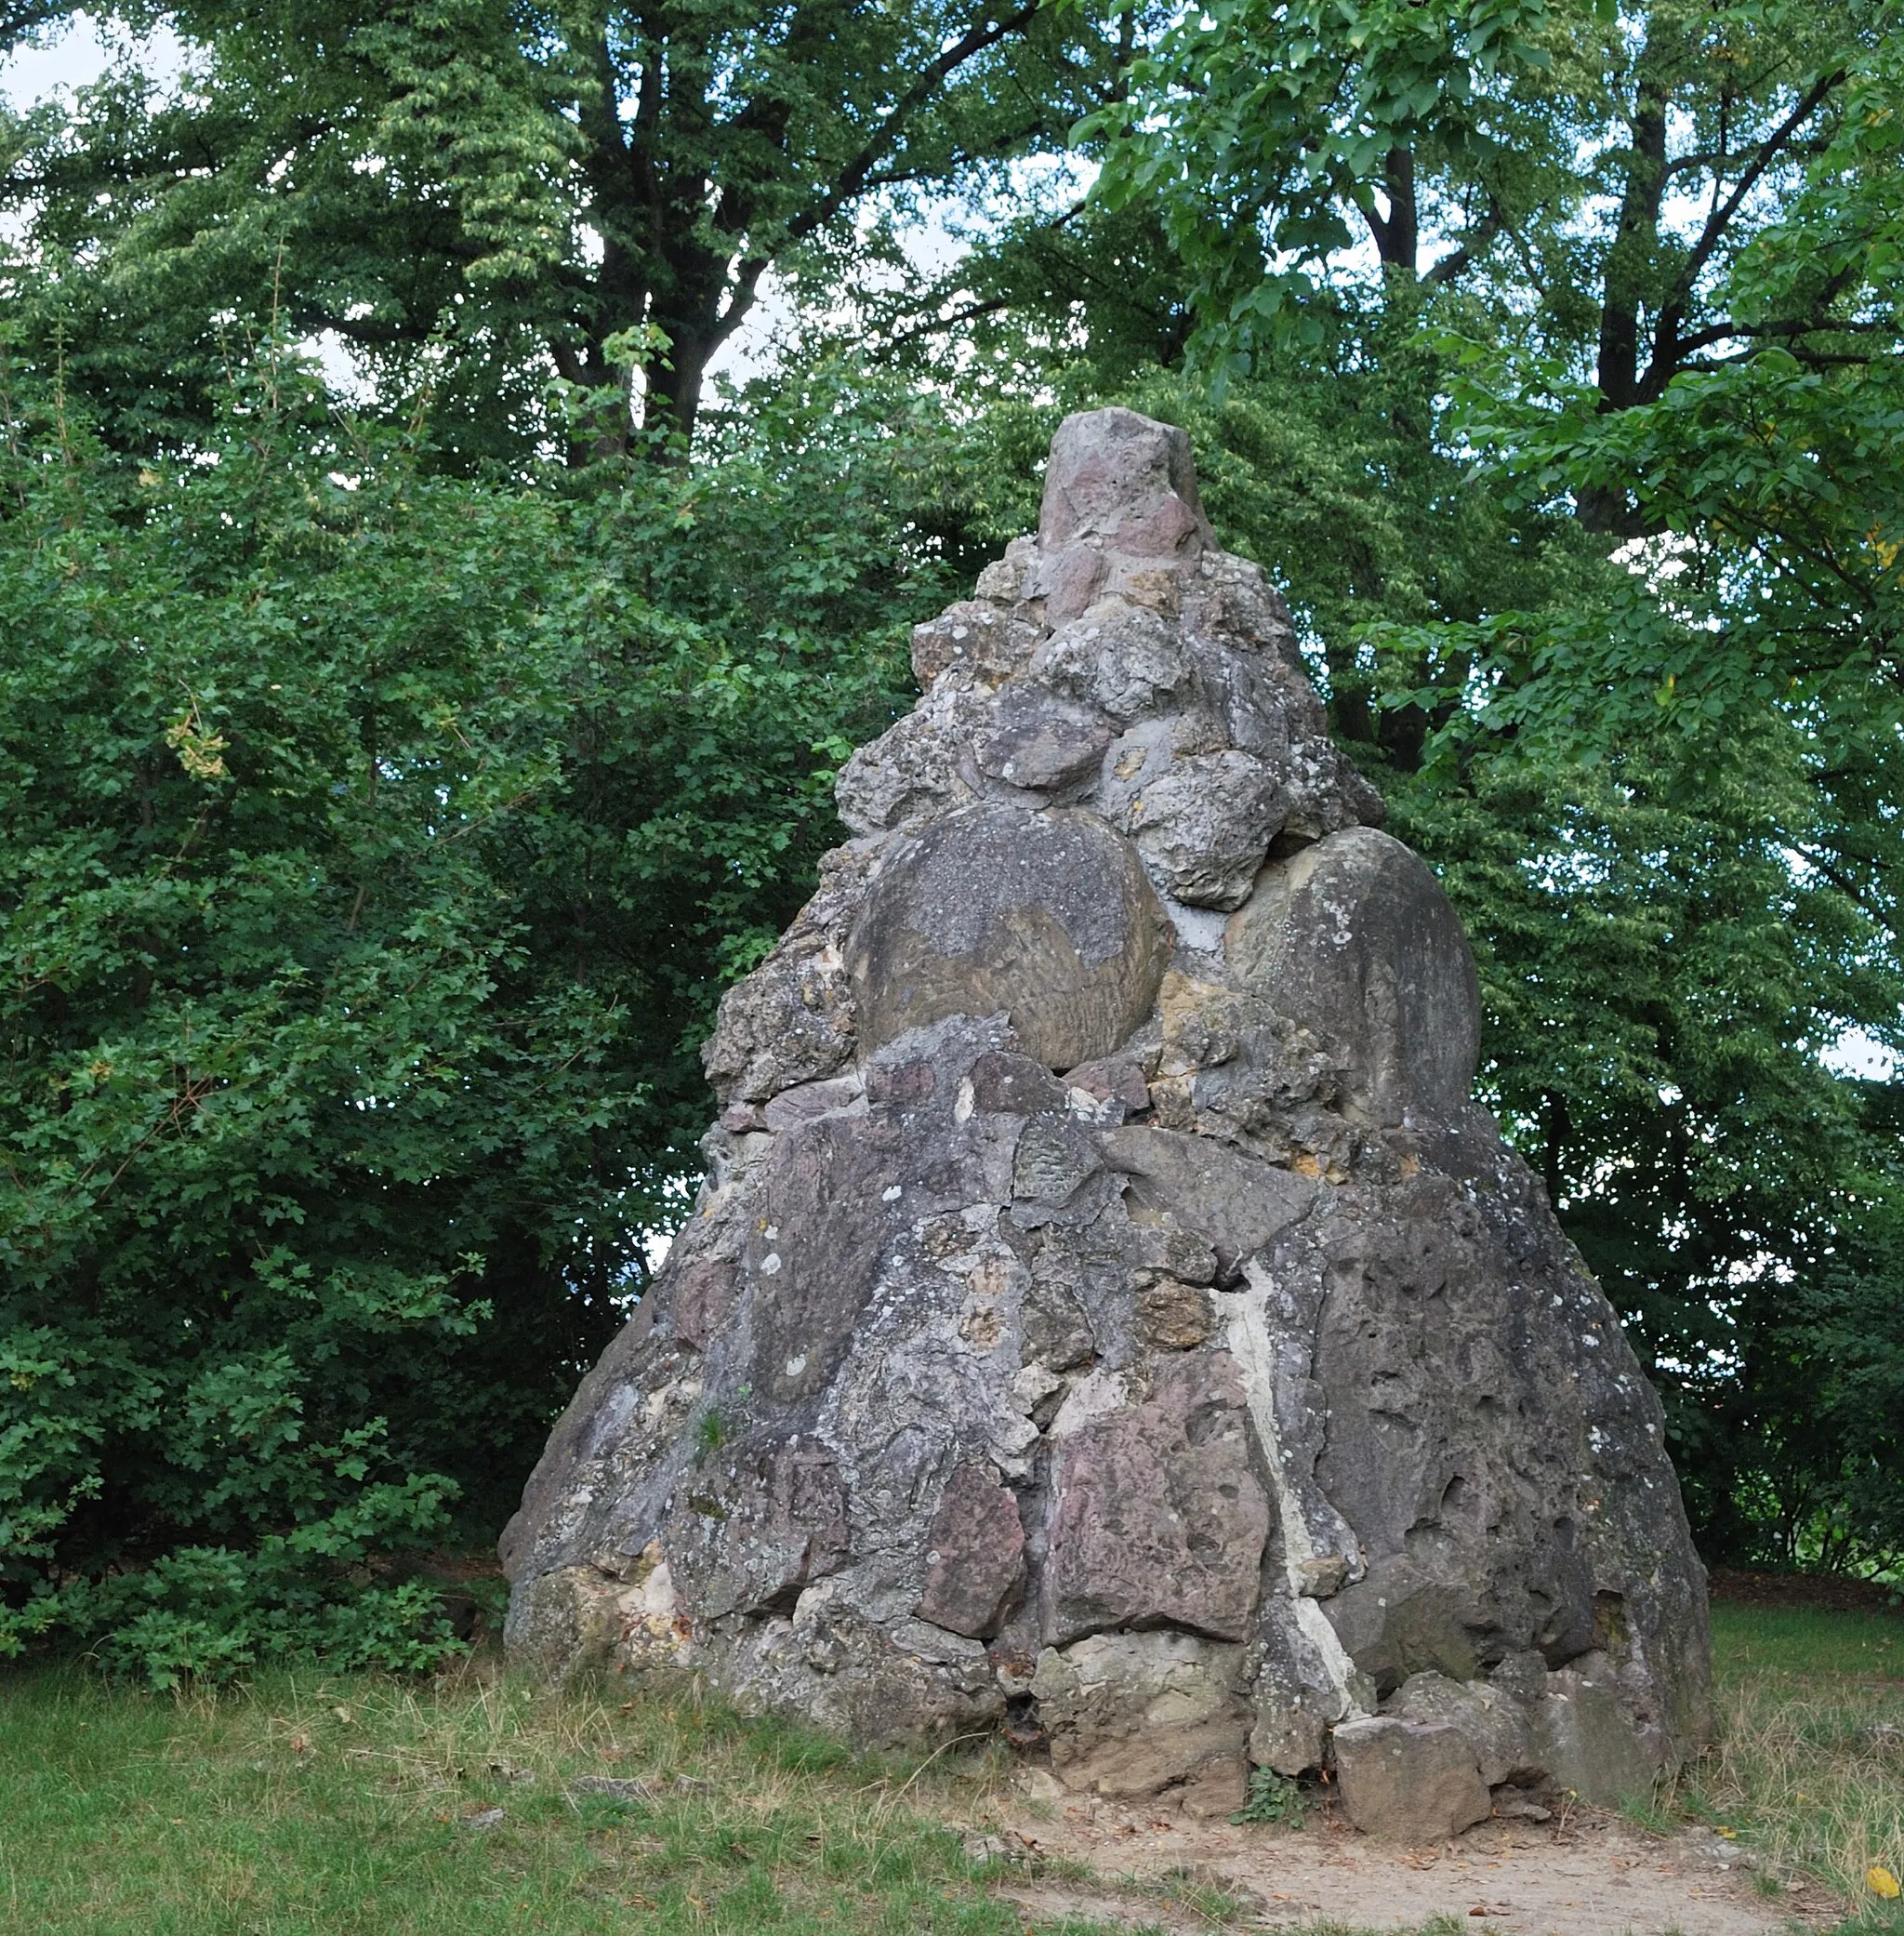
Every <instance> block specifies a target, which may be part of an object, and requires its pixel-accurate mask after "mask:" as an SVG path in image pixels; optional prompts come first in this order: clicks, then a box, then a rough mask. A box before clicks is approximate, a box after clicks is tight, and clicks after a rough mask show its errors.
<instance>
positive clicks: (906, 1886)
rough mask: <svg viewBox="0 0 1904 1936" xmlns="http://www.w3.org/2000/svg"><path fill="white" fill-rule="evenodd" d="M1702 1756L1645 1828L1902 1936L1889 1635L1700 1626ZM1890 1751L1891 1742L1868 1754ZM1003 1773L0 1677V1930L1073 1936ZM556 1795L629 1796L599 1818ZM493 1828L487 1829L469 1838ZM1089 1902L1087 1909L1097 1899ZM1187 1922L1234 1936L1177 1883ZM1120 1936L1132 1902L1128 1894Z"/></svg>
mask: <svg viewBox="0 0 1904 1936" xmlns="http://www.w3.org/2000/svg"><path fill="white" fill-rule="evenodd" d="M1713 1636H1714V1646H1715V1655H1716V1664H1717V1668H1718V1686H1719V1703H1720V1714H1721V1720H1722V1726H1723V1728H1724V1730H1725V1732H1724V1738H1723V1740H1722V1742H1721V1744H1720V1745H1719V1747H1718V1748H1717V1749H1715V1750H1714V1752H1713V1753H1712V1755H1711V1756H1710V1757H1708V1758H1707V1759H1706V1760H1705V1761H1704V1762H1703V1763H1702V1764H1701V1765H1700V1766H1699V1768H1698V1769H1696V1770H1692V1771H1690V1772H1689V1773H1688V1774H1687V1775H1686V1777H1685V1778H1684V1779H1683V1780H1682V1781H1681V1782H1680V1783H1679V1784H1677V1785H1676V1787H1675V1788H1674V1789H1673V1792H1672V1793H1671V1794H1669V1795H1665V1796H1662V1797H1659V1808H1658V1810H1656V1813H1655V1815H1654V1818H1653V1819H1654V1820H1655V1821H1656V1822H1657V1823H1659V1825H1665V1823H1666V1822H1667V1821H1668V1820H1669V1819H1672V1818H1678V1819H1684V1818H1686V1817H1687V1816H1690V1817H1692V1818H1694V1819H1698V1820H1703V1821H1706V1822H1709V1823H1712V1824H1714V1825H1715V1826H1724V1827H1726V1828H1728V1829H1731V1830H1732V1831H1734V1833H1735V1834H1736V1835H1737V1836H1738V1837H1739V1842H1740V1844H1741V1846H1742V1847H1744V1848H1747V1849H1750V1850H1752V1851H1753V1853H1754V1854H1755V1855H1756V1856H1757V1857H1758V1859H1759V1860H1760V1862H1761V1863H1762V1864H1763V1865H1764V1869H1763V1873H1765V1875H1767V1876H1770V1877H1773V1878H1777V1877H1781V1876H1788V1875H1792V1874H1796V1873H1799V1872H1802V1871H1803V1872H1810V1873H1813V1874H1816V1875H1818V1876H1821V1877H1822V1878H1823V1879H1825V1880H1827V1881H1829V1882H1830V1883H1831V1885H1832V1886H1833V1887H1834V1888H1836V1889H1838V1890H1842V1891H1843V1892H1844V1893H1845V1897H1846V1898H1847V1900H1849V1901H1851V1902H1853V1903H1858V1904H1860V1905H1861V1906H1860V1910H1859V1913H1858V1917H1857V1918H1856V1920H1855V1921H1854V1923H1853V1924H1851V1925H1849V1926H1847V1927H1849V1928H1853V1929H1858V1930H1859V1931H1871V1932H1875V1931H1879V1930H1884V1931H1891V1932H1897V1936H1904V1913H1900V1910H1904V1905H1899V1904H1885V1903H1880V1902H1878V1901H1877V1900H1876V1899H1875V1898H1873V1897H1872V1896H1871V1894H1870V1892H1869V1891H1868V1890H1866V1888H1865V1883H1864V1876H1865V1871H1866V1870H1867V1869H1868V1868H1869V1867H1870V1865H1871V1863H1884V1864H1885V1865H1886V1866H1888V1867H1890V1868H1891V1869H1893V1870H1894V1871H1896V1872H1897V1873H1898V1874H1900V1875H1904V1619H1898V1618H1897V1617H1894V1616H1885V1615H1882V1614H1875V1615H1867V1614H1855V1613H1838V1612H1820V1611H1795V1610H1788V1609H1783V1608H1751V1609H1745V1608H1732V1607H1723V1606H1722V1607H1719V1608H1717V1609H1715V1610H1714V1615H1713ZM1887 1725H1891V1726H1896V1727H1897V1728H1898V1729H1899V1730H1900V1734H1899V1735H1897V1736H1894V1735H1888V1734H1886V1733H1884V1728H1885V1727H1886V1726H1887ZM1003 1765H1004V1764H1002V1763H1001V1762H1000V1761H998V1759H996V1758H985V1757H980V1758H976V1759H968V1760H964V1761H961V1762H958V1763H956V1764H955V1763H954V1761H953V1760H952V1758H951V1757H943V1758H941V1759H939V1760H936V1761H934V1762H932V1763H931V1764H928V1765H927V1766H926V1767H924V1768H922V1769H921V1768H920V1767H919V1766H918V1764H916V1763H903V1762H897V1761H893V1760H887V1759H879V1758H875V1757H866V1756H858V1755H854V1754H852V1753H850V1752H849V1751H847V1750H845V1749H843V1748H841V1747H840V1746H839V1745H838V1744H834V1743H831V1742H826V1741H824V1740H820V1739H817V1738H816V1737H814V1736H813V1735H810V1734H804V1733H801V1732H800V1731H798V1730H791V1729H787V1728H784V1727H780V1726H777V1725H775V1724H774V1723H771V1722H762V1721H747V1720H743V1719H741V1718H740V1717H737V1716H735V1715H734V1713H733V1712H732V1710H731V1709H729V1708H727V1707H725V1706H724V1705H722V1704H720V1703H719V1702H715V1701H711V1700H703V1699H699V1698H696V1697H694V1695H693V1694H692V1693H681V1694H674V1695H661V1694H649V1695H644V1696H641V1697H639V1698H632V1697H630V1695H629V1694H628V1692H627V1691H623V1690H621V1689H619V1688H617V1687H614V1686H613V1685H612V1684H603V1685H601V1686H597V1687H592V1688H588V1689H582V1690H572V1691H567V1692H562V1693H552V1692H548V1691H534V1690H530V1689H527V1688H524V1687H522V1686H520V1685H517V1684H514V1683H512V1682H510V1681H509V1680H507V1679H505V1678H502V1677H498V1676H497V1675H496V1674H494V1673H493V1672H491V1671H488V1670H486V1669H483V1668H480V1667H476V1668H471V1669H469V1670H468V1671H466V1672H464V1673H462V1674H460V1675H457V1676H455V1677H449V1678H446V1679H445V1680H443V1681H442V1682H438V1683H425V1682H403V1681H398V1680H391V1679H382V1678H377V1677H322V1676H319V1675H316V1674H314V1673H312V1674H306V1675H288V1674H287V1675H282V1676H278V1677H260V1678H259V1679H258V1681H257V1682H256V1683H254V1684H253V1685H252V1686H250V1687H248V1688H246V1689H244V1690H242V1691H228V1692H225V1693H221V1694H218V1695H211V1694H201V1695H194V1696H191V1697H187V1698H181V1699H174V1698H171V1697H167V1696H162V1695H152V1694H148V1693H140V1692H134V1691H127V1690H125V1689H115V1688H112V1687H110V1686H107V1685H106V1684H104V1683H102V1682H100V1681H99V1680H98V1679H97V1678H94V1677H90V1676H88V1675H86V1674H84V1673H81V1672H79V1671H77V1670H74V1669H65V1670H51V1669H45V1668H41V1669H32V1670H27V1669H22V1670H14V1671H10V1672H7V1673H4V1674H0V1930H5V1931H7V1932H9V1936H10V1932H11V1931H13V1930H16V1929H17V1930H21V1931H33V1932H35V1936H42V1932H44V1936H61V1932H68V1931H70V1932H73V1936H79V1932H84V1936H121V1932H124V1936H134V1932H137V1936H294V1932H304V1931H310V1932H312V1936H317V1932H322V1936H360V1932H361V1936H491V1932H494V1936H505V1932H507V1936H524V1932H531V1931H548V1932H552V1936H567V1932H571V1931H574V1932H581V1931H585V1930H586V1931H588V1932H589V1936H605V1932H631V1936H632V1932H656V1936H659V1932H667V1936H673V1932H676V1931H680V1932H689V1931H692V1932H694V1936H754V1932H757V1931H758V1932H760V1936H806V1932H820V1931H825V1932H827V1936H886V1932H890V1936H913V1932H920V1936H1022V1932H1024V1931H1025V1929H1037V1930H1038V1931H1039V1932H1040V1936H1086V1932H1088V1931H1092V1930H1097V1929H1102V1927H1103V1926H1101V1925H1095V1924H1090V1923H1084V1922H1075V1921H1074V1922H1065V1923H1051V1922H1043V1923H1036V1924H1032V1923H1027V1921H1026V1920H1025V1916H1024V1914H1023V1912H1022V1911H1021V1910H1019V1909H1018V1908H1017V1907H1016V1905H1014V1904H1012V1903H1009V1902H1003V1901H998V1900H995V1899H994V1898H993V1897H992V1896H991V1895H990V1894H989V1893H988V1887H987V1886H988V1884H989V1883H992V1882H995V1881H997V1880H998V1877H999V1874H1000V1869H999V1865H998V1864H996V1863H994V1864H990V1865H986V1864H984V1863H972V1862H969V1861H968V1860H967V1859H966V1857H965V1855H964V1854H963V1852H962V1842H961V1837H960V1835H959V1832H958V1830H957V1829H955V1828H951V1827H948V1826H947V1825H946V1823H947V1822H948V1821H949V1822H959V1821H966V1822H976V1821H980V1820H982V1819H983V1818H985V1816H986V1815H987V1814H988V1813H989V1812H991V1810H993V1809H994V1808H995V1806H996V1804H997V1801H998V1782H999V1780H1000V1776H1001V1771H1002V1768H1003ZM581 1775H607V1776H612V1777H615V1778H619V1779H623V1780H629V1781H639V1782H641V1784H643V1787H644V1790H645V1792H644V1793H642V1794H641V1795H637V1796H635V1797H631V1798H617V1797H602V1796H593V1795H588V1794H585V1793H581V1792H572V1789H571V1784H573V1783H574V1781H575V1778H576V1777H577V1776H581ZM497 1809H499V1810H501V1811H502V1813H501V1816H500V1819H499V1820H496V1821H494V1822H492V1823H490V1825H487V1826H484V1825H483V1819H484V1817H485V1816H486V1815H487V1813H488V1811H491V1810H497ZM1108 1887H1109V1886H1108V1885H1105V1884H1104V1883H1102V1882H1098V1883H1097V1884H1095V1885H1094V1893H1096V1894H1099V1895H1102V1894H1104V1892H1105V1891H1106V1889H1107V1888H1108ZM1169 1892H1170V1895H1171V1898H1172V1903H1173V1905H1174V1907H1175V1909H1176V1910H1177V1912H1178V1913H1179V1916H1180V1919H1181V1918H1182V1917H1183V1916H1197V1917H1199V1918H1200V1919H1201V1920H1202V1921H1203V1922H1204V1923H1205V1925H1206V1926H1207V1927H1210V1928H1212V1929H1215V1928H1225V1927H1227V1928H1236V1927H1240V1925H1238V1924H1237V1923H1236V1920H1235V1918H1234V1916H1233V1915H1232V1914H1231V1909H1232V1905H1229V1904H1227V1903H1223V1902H1221V1901H1219V1900H1218V1899H1217V1898H1216V1897H1215V1896H1214V1894H1213V1893H1210V1894H1209V1899H1208V1900H1204V1899H1203V1897H1202V1896H1201V1895H1199V1894H1198V1892H1197V1891H1196V1890H1193V1889H1191V1888H1190V1887H1189V1885H1188V1884H1187V1883H1186V1885H1185V1887H1184V1888H1183V1890H1174V1889H1173V1890H1170V1891H1169ZM1129 1894H1130V1907H1129V1910H1128V1911H1127V1912H1126V1915H1127V1917H1128V1920H1126V1921H1124V1922H1122V1923H1120V1924H1119V1926H1118V1927H1119V1928H1120V1929H1125V1930H1127V1931H1128V1930H1130V1929H1132V1928H1133V1927H1135V1928H1139V1929H1142V1928H1144V1927H1145V1926H1146V1925H1148V1926H1149V1927H1152V1928H1154V1927H1155V1924H1154V1923H1151V1922H1150V1921H1149V1919H1150V1918H1154V1917H1156V1916H1157V1915H1158V1913H1159V1906H1160V1904H1159V1899H1158V1893H1157V1886H1156V1885H1153V1886H1152V1887H1151V1888H1149V1889H1147V1890H1143V1891H1138V1890H1131V1891H1130V1892H1129Z"/></svg>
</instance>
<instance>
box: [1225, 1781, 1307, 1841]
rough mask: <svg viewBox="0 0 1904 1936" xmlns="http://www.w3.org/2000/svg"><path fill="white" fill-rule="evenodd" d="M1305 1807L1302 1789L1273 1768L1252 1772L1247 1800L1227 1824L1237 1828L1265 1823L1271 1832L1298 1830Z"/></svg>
mask: <svg viewBox="0 0 1904 1936" xmlns="http://www.w3.org/2000/svg"><path fill="white" fill-rule="evenodd" d="M1304 1807H1305V1804H1304V1802H1303V1799H1302V1789H1301V1787H1300V1786H1299V1785H1298V1784H1296V1783H1294V1782H1292V1781H1291V1780H1290V1779H1289V1776H1288V1775H1279V1774H1277V1773H1276V1770H1274V1769H1273V1768H1252V1769H1251V1770H1250V1793H1249V1797H1248V1799H1247V1800H1246V1801H1245V1802H1244V1803H1243V1806H1242V1807H1241V1808H1240V1809H1238V1810H1236V1813H1235V1814H1234V1815H1232V1816H1231V1817H1230V1820H1231V1821H1232V1822H1233V1823H1236V1824H1237V1825H1238V1826H1239V1827H1240V1826H1241V1825H1242V1824H1243V1823H1267V1824H1268V1825H1269V1826H1271V1827H1274V1828H1301V1827H1302V1816H1303V1812H1304Z"/></svg>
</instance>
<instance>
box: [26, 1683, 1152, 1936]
mask: <svg viewBox="0 0 1904 1936" xmlns="http://www.w3.org/2000/svg"><path fill="white" fill-rule="evenodd" d="M578 1774H596V1775H611V1776H615V1777H624V1778H628V1779H636V1780H640V1781H642V1782H643V1783H644V1784H646V1785H647V1787H648V1789H649V1791H650V1796H651V1797H652V1798H649V1799H639V1798H638V1799H636V1800H633V1801H622V1800H616V1799H612V1798H605V1797H594V1796H577V1797H575V1798H573V1799H572V1798H571V1797H570V1796H569V1795H568V1793H567V1784H568V1782H569V1781H571V1780H572V1779H573V1778H574V1777H575V1776H576V1775H578ZM677 1784H681V1785H680V1786H678V1785H677ZM948 1784H949V1785H948ZM977 1785H978V1784H977V1781H976V1780H975V1778H974V1777H973V1776H972V1775H970V1774H962V1775H960V1776H956V1777H945V1776H940V1775H938V1774H937V1773H936V1771H935V1770H927V1772H926V1773H925V1774H924V1775H922V1776H920V1775H918V1774H917V1773H916V1770H911V1769H906V1768H900V1767H895V1766H894V1765H893V1764H891V1763H885V1762H878V1761H873V1760H869V1759H866V1758H865V1757H855V1756H853V1755H850V1754H847V1753H845V1752H844V1751H842V1750H841V1749H840V1748H839V1747H838V1746H836V1745H834V1744H830V1743H826V1742H822V1741H818V1740H815V1739H814V1738H813V1737H811V1736H807V1735H801V1734H799V1733H796V1732H793V1731H790V1730H786V1729H782V1728H777V1727H774V1726H773V1725H771V1724H763V1723H748V1722H745V1721H742V1720H740V1719H738V1718H737V1717H734V1715H733V1714H732V1713H731V1712H730V1711H728V1710H727V1709H725V1708H723V1707H721V1706H720V1705H718V1704H712V1703H703V1702H697V1701H695V1700H694V1699H692V1698H686V1699H676V1700H668V1699H658V1698H657V1699H645V1700H640V1701H633V1702H628V1703H626V1704H624V1703H622V1702H619V1701H617V1700H616V1699H615V1695H614V1694H612V1693H606V1694H604V1693H602V1692H600V1691H591V1692H581V1693H576V1692H571V1693H565V1694H544V1693H531V1692H530V1691H527V1690H525V1689H522V1688H521V1687H517V1686H513V1685H510V1684H509V1683H507V1682H503V1681H498V1680H496V1679H492V1678H485V1677H479V1676H476V1675H470V1676H469V1677H465V1678H463V1679H461V1680H458V1681H452V1682H450V1683H447V1684H444V1685H443V1686H440V1687H429V1686H418V1687H407V1686H405V1685H403V1683H401V1682H396V1681H390V1680H378V1679H375V1678H368V1677H365V1678H348V1677H332V1678H321V1677H317V1676H315V1675H311V1676H309V1677H288V1676H287V1677H279V1678H266V1679H261V1680H260V1681H259V1682H258V1684H257V1685H255V1686H254V1687H252V1688H250V1689H249V1690H247V1691H243V1692H237V1693H226V1694H222V1695H219V1696H217V1697H210V1696H205V1697H198V1698H192V1699H187V1700H182V1701H175V1700H172V1699H169V1698H166V1697H164V1696H152V1695H148V1694H139V1693H132V1692H127V1691H114V1690H111V1689H108V1688H105V1687H102V1686H101V1685H100V1684H99V1682H98V1681H96V1680H93V1679H91V1678H89V1677H85V1676H83V1675H80V1674H78V1673H72V1672H68V1673H50V1672H39V1673H16V1674H12V1675H10V1676H7V1677H5V1678H0V1927H4V1928H5V1929H7V1930H8V1931H12V1930H21V1931H26V1930H32V1931H35V1932H46V1936H51V1932H55V1931H69V1930H70V1931H74V1932H78V1931H85V1932H86V1936H119V1932H122V1931H123V1932H126V1936H134V1932H137V1936H173V1932H177V1936H201V1932H203V1936H212V1932H218V1936H226V1932H230V1936H241V1932H243V1936H251V1932H258V1936H291V1932H294V1931H307V1930H308V1931H312V1932H318V1931H322V1932H324V1936H357V1932H363V1936H401V1932H412V1931H416V1932H422V1931H429V1932H438V1931H441V1932H444V1936H448V1932H451V1931H454V1932H456V1936H489V1932H495V1936H504V1932H508V1936H522V1932H525V1931H559V1932H567V1931H572V1930H573V1931H577V1932H579V1931H583V1930H587V1931H588V1932H590V1936H601V1932H602V1931H605V1930H615V1931H624V1930H626V1931H638V1930H639V1931H650V1930H653V1931H664V1930H665V1931H670V1932H671V1931H675V1930H681V1931H688V1930H692V1931H695V1932H708V1936H713V1932H734V1936H741V1932H753V1931H761V1932H770V1931H771V1932H775V1936H797V1932H798V1936H803V1932H808V1931H822V1930H825V1931H829V1932H831V1931H841V1930H852V1931H866V1932H868V1936H871V1932H886V1931H890V1932H892V1936H909V1932H913V1931H930V1932H934V1936H940V1932H943V1936H1020V1932H1021V1931H1022V1930H1023V1929H1025V1921H1024V1918H1023V1916H1021V1915H1020V1914H1019V1913H1018V1912H1017V1911H1016V1910H1015V1909H1014V1908H1013V1906H1012V1905H1011V1904H1009V1903H995V1902H993V1901H991V1900H989V1899H988V1898H987V1896H986V1894H985V1890H984V1889H983V1887H982V1886H981V1876H982V1874H983V1871H982V1870H981V1869H979V1868H977V1867H974V1865H973V1864H972V1863H968V1862H967V1861H966V1860H965V1859H964V1857H963V1855H962V1853H961V1850H960V1841H959V1837H958V1836H957V1835H956V1834H955V1833H953V1832H952V1831H950V1830H948V1829H946V1828H945V1827H944V1826H943V1825H941V1824H939V1823H934V1822H932V1821H931V1820H929V1819H928V1817H927V1815H926V1814H925V1813H924V1812H923V1810H922V1809H921V1808H920V1807H919V1806H918V1805H919V1804H921V1803H924V1802H928V1801H930V1802H932V1803H933V1804H944V1803H945V1802H946V1801H948V1800H950V1799H952V1798H953V1796H952V1792H951V1791H952V1790H953V1789H960V1788H962V1789H964V1790H966V1791H968V1792H970V1791H972V1790H973V1789H975V1788H976V1787H977ZM498 1808H499V1809H500V1810H502V1811H503V1812H502V1817H501V1819H500V1821H498V1822H496V1823H494V1825H491V1826H487V1827H484V1826H482V1825H481V1823H480V1818H481V1817H482V1816H483V1813H484V1811H486V1810H494V1809H498ZM1133 1919H1135V1918H1133ZM1044 1927H1045V1928H1046V1929H1050V1930H1052V1931H1057V1930H1061V1929H1062V1930H1064V1931H1066V1932H1069V1936H1083V1932H1084V1931H1085V1930H1086V1929H1089V1928H1091V1927H1092V1926H1090V1925H1086V1924H1081V1923H1078V1924H1063V1925H1046V1926H1044Z"/></svg>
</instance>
